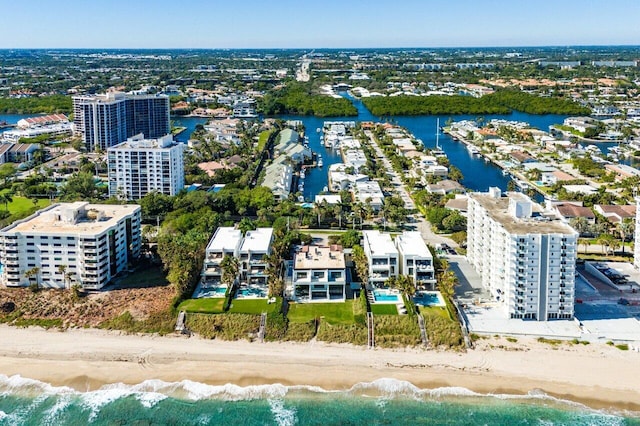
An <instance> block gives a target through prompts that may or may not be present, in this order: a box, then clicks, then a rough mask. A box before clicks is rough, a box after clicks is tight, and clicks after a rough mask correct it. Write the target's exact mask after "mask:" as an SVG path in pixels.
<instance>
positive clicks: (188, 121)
mask: <svg viewBox="0 0 640 426" xmlns="http://www.w3.org/2000/svg"><path fill="white" fill-rule="evenodd" d="M171 121H172V124H173V125H174V126H176V127H186V129H185V130H184V131H183V132H180V133H178V134H177V135H175V136H174V137H173V139H174V140H176V141H178V142H182V143H187V142H189V138H191V133H193V131H194V130H195V129H196V126H197V125H198V124H206V123H207V122H208V121H209V119H208V118H203V117H181V116H177V115H174V116H171Z"/></svg>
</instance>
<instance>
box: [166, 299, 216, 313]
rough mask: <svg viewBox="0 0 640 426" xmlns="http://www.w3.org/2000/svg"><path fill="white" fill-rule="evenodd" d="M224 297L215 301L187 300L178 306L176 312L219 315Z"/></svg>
mask: <svg viewBox="0 0 640 426" xmlns="http://www.w3.org/2000/svg"><path fill="white" fill-rule="evenodd" d="M224 301H225V299H224V297H222V298H215V299H209V298H207V299H189V300H185V301H184V302H182V303H181V304H180V306H178V311H187V312H197V313H201V314H220V313H222V308H223V307H224Z"/></svg>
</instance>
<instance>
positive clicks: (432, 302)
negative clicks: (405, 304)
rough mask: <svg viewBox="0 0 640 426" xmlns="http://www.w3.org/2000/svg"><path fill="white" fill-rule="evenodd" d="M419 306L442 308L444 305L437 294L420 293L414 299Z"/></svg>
mask: <svg viewBox="0 0 640 426" xmlns="http://www.w3.org/2000/svg"><path fill="white" fill-rule="evenodd" d="M413 301H414V302H415V303H416V304H417V305H422V306H441V305H444V303H442V302H441V301H440V298H439V297H438V295H437V294H436V293H420V294H418V295H416V296H415V297H414V298H413Z"/></svg>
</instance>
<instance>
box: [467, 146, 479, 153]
mask: <svg viewBox="0 0 640 426" xmlns="http://www.w3.org/2000/svg"><path fill="white" fill-rule="evenodd" d="M467 151H469V154H471V155H480V150H479V149H478V148H477V147H476V146H475V145H472V144H467Z"/></svg>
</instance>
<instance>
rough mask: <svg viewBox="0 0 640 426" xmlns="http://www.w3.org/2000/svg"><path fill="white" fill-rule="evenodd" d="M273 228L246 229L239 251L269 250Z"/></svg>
mask: <svg viewBox="0 0 640 426" xmlns="http://www.w3.org/2000/svg"><path fill="white" fill-rule="evenodd" d="M272 237H273V228H258V229H256V230H255V231H248V232H247V234H246V235H245V237H244V241H242V247H240V251H241V252H265V253H267V252H269V247H270V246H271V238H272Z"/></svg>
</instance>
